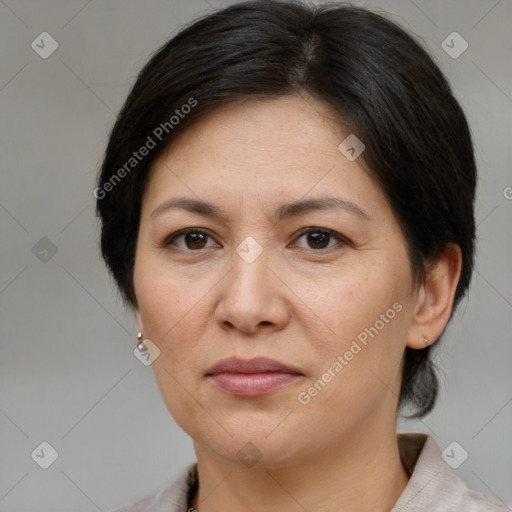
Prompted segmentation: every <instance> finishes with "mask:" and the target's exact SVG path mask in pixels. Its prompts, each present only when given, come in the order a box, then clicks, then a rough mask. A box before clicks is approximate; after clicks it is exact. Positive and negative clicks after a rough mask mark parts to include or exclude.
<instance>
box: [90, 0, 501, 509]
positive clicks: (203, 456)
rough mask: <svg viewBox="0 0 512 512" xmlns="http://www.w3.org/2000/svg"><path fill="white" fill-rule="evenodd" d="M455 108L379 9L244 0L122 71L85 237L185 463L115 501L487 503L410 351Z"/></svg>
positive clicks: (450, 290)
mask: <svg viewBox="0 0 512 512" xmlns="http://www.w3.org/2000/svg"><path fill="white" fill-rule="evenodd" d="M475 184H476V168H475V161H474V156H473V148H472V142H471V137H470V133H469V129H468V126H467V123H466V119H465V116H464V114H463V112H462V110H461V108H460V106H459V104H458V102H457V101H456V100H455V98H454V97H453V96H452V94H451V91H450V88H449V85H448V84H447V82H446V80H445V78H444V76H443V75H442V73H441V71H440V70H439V69H438V68H437V66H436V65H435V64H434V63H433V61H432V59H431V58H430V57H429V56H428V55H427V53H426V52H425V51H424V50H423V49H422V48H421V47H420V46H419V45H418V44H417V43H416V42H415V41H414V40H413V39H412V38H411V36H409V35H407V34H406V33H405V32H404V31H403V30H402V29H401V28H399V27H397V26H396V25H395V24H393V23H392V22H390V21H388V20H386V19H385V18H383V17H381V16H379V15H377V14H374V13H372V12H369V11H367V10H364V9H361V8H356V7H352V6H348V5H334V4H330V5H325V6H318V7H307V6H305V5H302V4H298V3H281V2H275V1H253V2H244V3H241V4H236V5H232V6H230V7H228V8H226V9H224V10H222V11H219V12H216V13H213V14H211V15H209V16H206V17H204V18H202V19H200V20H198V21H196V22H195V23H193V24H192V25H190V26H188V27H186V28H185V29H183V30H182V31H181V32H180V33H179V34H178V35H177V36H176V37H174V38H173V39H172V40H171V41H169V42H168V43H167V44H166V45H164V46H163V47H162V48H161V49H160V50H159V51H158V52H157V53H156V54H155V55H154V57H153V58H152V59H151V60H150V62H148V64H147V65H146V66H145V67H144V69H143V70H142V71H141V73H140V75H139V77H138V79H137V81H136V83H135V85H134V87H133V89H132V91H131V93H130V95H129V97H128V99H127V101H126V103H125V105H124V107H123V109H122V111H121V113H120V115H119V117H118V119H117V122H116V124H115V126H114V128H113V131H112V133H111V136H110V140H109V143H108V148H107V151H106V155H105V160H104V162H103V166H102V169H101V174H100V176H99V180H98V185H97V188H96V191H95V195H96V197H97V211H98V214H99V217H100V219H101V222H102V233H101V248H102V253H103V256H104V258H105V261H106V263H107V265H108V267H109V269H110V271H111V273H112V275H113V277H114V278H115V280H116V282H117V284H118V286H119V289H120V291H121V293H122V296H123V298H124V299H125V301H126V303H127V304H128V305H129V306H130V307H132V308H133V310H134V313H135V316H136V320H137V325H138V328H139V331H140V333H139V335H138V349H139V350H140V351H141V354H146V358H147V360H149V361H150V362H151V363H152V366H153V370H154V373H155V377H156V380H157V383H158V386H159V389H160V391H161V394H162V397H163V399H164V402H165V404H166V406H167V408H168V409H169V412H170V413H171V415H172V416H173V417H174V419H175V420H176V422H177V423H178V424H179V425H180V426H181V427H182V428H183V430H184V431H185V432H187V433H188V434H189V435H190V436H191V438H192V439H193V442H194V449H195V453H196V456H197V464H193V465H191V466H189V467H188V468H184V469H183V472H182V474H181V475H180V477H179V478H178V479H177V480H176V481H175V482H173V483H172V484H171V485H170V486H169V487H167V488H165V489H163V490H162V492H160V493H159V494H158V495H157V496H155V497H146V498H143V499H141V500H140V501H138V502H137V503H136V504H132V505H131V506H128V507H126V508H124V509H122V510H123V511H131V512H135V511H146V510H147V511H152V512H156V511H164V510H165V511H169V512H171V511H172V512H184V511H187V510H189V511H192V510H198V511H199V512H211V511H217V510H223V511H225V510H230V511H243V510H252V511H261V510H280V511H296V510H308V511H313V510H314V511H315V512H331V511H332V512H334V511H339V510H343V511H365V510H372V511H389V510H393V511H395V512H398V511H402V512H405V511H413V510H414V511H419V510H421V511H427V510H428V511H430V512H431V511H435V510H450V511H465V512H467V511H473V510H474V511H476V510H478V511H498V510H508V509H507V508H506V507H505V506H504V505H502V504H501V503H500V502H498V501H496V500H494V499H493V498H491V497H488V496H484V495H482V494H479V493H477V492H474V491H472V490H469V489H468V488H467V487H466V486H465V484H464V483H463V482H462V481H461V480H460V479H459V478H458V477H457V476H456V475H455V474H454V473H452V472H451V470H450V468H449V466H448V465H447V464H446V463H445V462H444V460H443V459H442V458H441V456H440V450H439V448H438V447H437V446H436V444H435V441H434V440H433V439H432V438H430V437H428V436H425V435H420V434H399V435H397V433H396V418H397V413H398V411H399V409H401V410H402V411H404V410H406V411H408V412H409V416H411V417H416V418H420V417H422V416H424V415H425V414H427V413H428V412H429V411H430V410H431V409H432V407H433V406H434V403H435V399H436V394H437V379H436V376H435V373H434V371H433V365H432V363H431V360H430V356H431V355H430V352H431V349H432V346H433V344H438V343H439V340H440V338H441V336H442V333H443V331H444V329H445V327H446V325H447V323H448V321H449V319H450V318H451V316H452V314H453V311H454V309H455V307H456V306H457V304H458V303H459V301H460V299H461V298H462V296H463V295H464V293H465V292H466V290H467V288H468V284H469V281H470V277H471V272H472V265H473V251H474V238H475V224H474V216H473V203H474V196H475Z"/></svg>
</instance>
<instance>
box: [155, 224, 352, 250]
mask: <svg viewBox="0 0 512 512" xmlns="http://www.w3.org/2000/svg"><path fill="white" fill-rule="evenodd" d="M189 233H194V234H201V235H206V236H207V237H209V238H213V237H212V236H211V235H210V234H209V233H208V232H207V231H205V230H202V229H200V228H187V229H182V230H180V231H176V232H175V233H173V234H171V235H169V236H167V237H166V238H165V239H164V240H163V241H162V242H161V243H160V244H159V247H160V248H162V249H163V248H169V246H171V245H172V244H173V242H174V241H175V240H176V239H177V238H179V237H181V236H185V235H187V234H189ZM310 233H322V234H325V235H329V236H330V237H333V238H335V239H337V240H338V242H342V244H343V245H349V246H352V245H353V244H352V242H351V241H350V240H349V239H348V238H347V237H345V236H343V235H341V234H340V233H338V232H336V231H333V230H332V229H327V228H318V227H309V228H305V229H303V230H301V231H300V232H299V234H298V235H297V237H296V238H295V240H298V239H300V238H302V237H303V236H304V235H308V234H310ZM330 241H331V240H330V239H329V242H330ZM334 247H336V246H332V247H326V248H323V249H306V250H311V251H313V252H323V251H329V250H331V249H333V248H334ZM176 248H177V249H179V250H181V251H185V252H200V251H201V250H203V248H201V249H182V248H181V247H176ZM299 249H304V248H303V247H300V248H299Z"/></svg>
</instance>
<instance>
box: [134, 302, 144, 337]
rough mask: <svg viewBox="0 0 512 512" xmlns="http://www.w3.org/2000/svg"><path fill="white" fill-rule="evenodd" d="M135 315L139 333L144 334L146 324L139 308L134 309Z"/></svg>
mask: <svg viewBox="0 0 512 512" xmlns="http://www.w3.org/2000/svg"><path fill="white" fill-rule="evenodd" d="M134 313H135V322H136V323H137V331H139V332H141V333H142V334H144V323H143V322H142V316H141V314H140V310H139V309H138V308H136V309H134Z"/></svg>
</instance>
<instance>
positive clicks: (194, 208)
mask: <svg viewBox="0 0 512 512" xmlns="http://www.w3.org/2000/svg"><path fill="white" fill-rule="evenodd" d="M172 208H181V209H183V210H186V211H189V212H192V213H196V214H199V215H203V216H205V217H212V218H218V219H220V220H222V221H223V222H225V221H226V218H227V215H226V214H225V213H224V212H223V211H222V209H221V208H219V207H218V206H216V205H214V204H212V203H208V202H206V201H201V200H198V199H190V198H186V197H179V198H176V199H168V200H167V201H164V202H163V203H161V204H160V205H159V206H157V207H156V208H155V209H154V210H153V211H152V212H151V214H150V217H156V216H157V215H160V214H161V213H163V212H164V211H167V210H170V209H172ZM328 209H341V210H345V211H347V212H349V213H352V214H354V215H356V216H357V217H360V218H362V219H365V220H371V219H370V216H369V215H368V214H367V213H366V212H365V211H364V210H363V209H362V208H361V207H360V206H358V205H357V204H355V203H353V202H352V201H348V200H346V199H341V198H339V197H317V198H314V199H302V200H299V201H295V202H293V203H286V204H282V205H281V206H279V207H278V208H277V209H276V211H275V213H274V216H275V218H276V219H277V220H278V221H281V220H283V219H285V218H289V217H294V216H298V215H302V214H304V213H307V212H310V211H314V210H328Z"/></svg>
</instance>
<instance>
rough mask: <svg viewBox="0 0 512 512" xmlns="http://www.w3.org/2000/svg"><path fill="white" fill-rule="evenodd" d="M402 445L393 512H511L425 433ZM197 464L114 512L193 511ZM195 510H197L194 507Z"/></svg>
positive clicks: (405, 437)
mask: <svg viewBox="0 0 512 512" xmlns="http://www.w3.org/2000/svg"><path fill="white" fill-rule="evenodd" d="M398 448H399V450H400V457H401V459H402V462H403V464H404V466H405V467H406V468H407V469H408V470H409V473H410V474H411V476H410V478H409V482H408V484H407V486H406V487H405V489H404V491H403V492H402V494H401V495H400V498H399V499H398V501H397V502H396V503H395V505H394V507H393V508H392V509H391V511H390V512H510V511H511V510H512V509H510V508H509V507H507V506H506V505H505V504H504V503H502V502H501V501H499V500H497V499H495V498H493V497H491V496H487V495H485V494H482V493H480V492H477V491H473V490H471V489H468V487H467V486H466V484H465V483H464V482H463V481H462V480H461V479H460V478H459V477H458V476H457V475H456V474H455V473H454V472H453V471H452V470H451V468H450V466H449V465H448V464H447V463H446V462H445V461H444V459H443V458H442V457H441V452H440V450H439V448H438V446H437V444H436V442H435V441H434V439H433V438H432V437H430V436H427V435H425V434H398ZM197 479H198V477H197V464H196V463H193V464H190V465H189V466H188V467H187V468H185V469H184V470H183V471H182V472H181V473H180V475H179V476H178V477H177V478H176V480H175V481H174V482H172V483H171V485H169V486H168V487H166V488H165V489H163V490H162V491H160V492H159V493H158V494H157V495H156V496H146V497H145V498H142V499H141V500H139V501H137V502H135V503H132V504H131V505H128V506H126V507H123V508H120V509H117V510H115V511H112V512H189V505H188V503H189V497H190V496H192V495H193V494H194V493H195V491H196V488H197ZM190 512H193V509H190Z"/></svg>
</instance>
